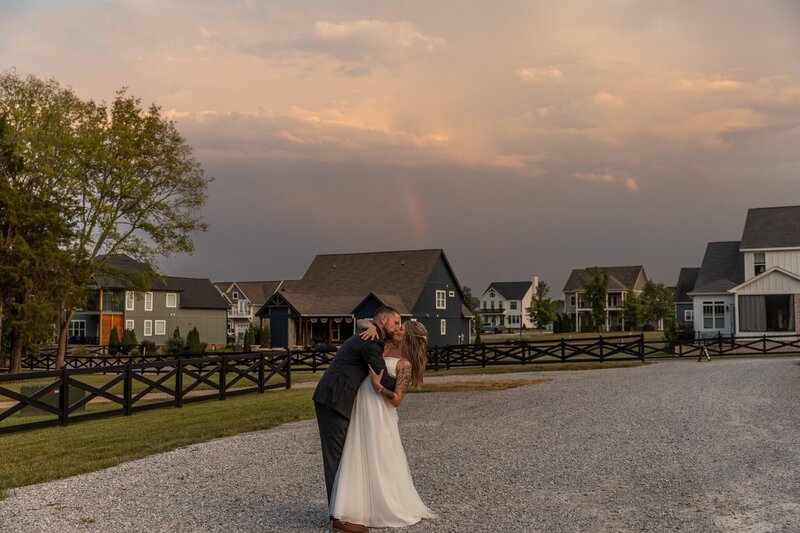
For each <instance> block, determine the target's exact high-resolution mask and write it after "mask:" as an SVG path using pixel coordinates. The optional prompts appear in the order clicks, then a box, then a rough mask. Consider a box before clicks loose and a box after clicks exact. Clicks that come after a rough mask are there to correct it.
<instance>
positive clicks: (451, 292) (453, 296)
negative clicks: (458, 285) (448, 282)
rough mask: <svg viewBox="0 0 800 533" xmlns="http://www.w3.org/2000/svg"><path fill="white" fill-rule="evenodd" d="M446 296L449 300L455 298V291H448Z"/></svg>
mask: <svg viewBox="0 0 800 533" xmlns="http://www.w3.org/2000/svg"><path fill="white" fill-rule="evenodd" d="M447 296H448V297H450V298H455V297H456V291H449V292H448V293H447Z"/></svg>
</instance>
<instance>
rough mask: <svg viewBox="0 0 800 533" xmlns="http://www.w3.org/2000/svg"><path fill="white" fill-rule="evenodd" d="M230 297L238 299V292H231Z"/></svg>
mask: <svg viewBox="0 0 800 533" xmlns="http://www.w3.org/2000/svg"><path fill="white" fill-rule="evenodd" d="M231 298H233V299H234V300H238V299H239V293H238V292H236V291H233V294H231Z"/></svg>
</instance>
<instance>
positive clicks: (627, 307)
mask: <svg viewBox="0 0 800 533" xmlns="http://www.w3.org/2000/svg"><path fill="white" fill-rule="evenodd" d="M622 318H623V319H624V320H625V328H626V329H627V330H628V331H636V330H637V329H639V326H641V324H642V299H641V298H640V297H639V295H638V294H637V293H635V292H629V293H628V294H627V295H626V296H625V301H624V302H623V303H622Z"/></svg>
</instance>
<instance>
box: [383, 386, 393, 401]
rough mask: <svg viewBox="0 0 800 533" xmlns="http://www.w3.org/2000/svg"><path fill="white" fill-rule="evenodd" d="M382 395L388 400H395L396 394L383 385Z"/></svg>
mask: <svg viewBox="0 0 800 533" xmlns="http://www.w3.org/2000/svg"><path fill="white" fill-rule="evenodd" d="M380 393H381V394H383V395H384V396H385V397H386V399H387V400H394V392H392V391H390V390H389V389H387V388H386V387H384V386H383V385H381V389H380Z"/></svg>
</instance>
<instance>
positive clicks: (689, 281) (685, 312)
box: [675, 267, 700, 330]
mask: <svg viewBox="0 0 800 533" xmlns="http://www.w3.org/2000/svg"><path fill="white" fill-rule="evenodd" d="M699 273H700V268H698V267H691V268H689V267H686V268H682V269H681V271H680V273H679V274H678V284H677V285H676V286H675V324H677V325H678V327H679V328H683V329H689V330H693V329H694V305H693V304H692V298H691V297H690V296H689V293H690V292H692V290H694V285H695V283H696V282H697V275H698V274H699Z"/></svg>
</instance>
